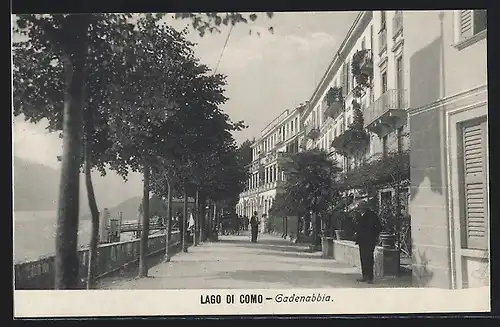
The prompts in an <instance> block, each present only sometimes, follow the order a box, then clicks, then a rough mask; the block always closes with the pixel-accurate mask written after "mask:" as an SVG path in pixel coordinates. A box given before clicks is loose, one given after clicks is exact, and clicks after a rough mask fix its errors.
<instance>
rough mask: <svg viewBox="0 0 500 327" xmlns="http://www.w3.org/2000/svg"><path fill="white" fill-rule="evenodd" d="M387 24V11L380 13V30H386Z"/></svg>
mask: <svg viewBox="0 0 500 327" xmlns="http://www.w3.org/2000/svg"><path fill="white" fill-rule="evenodd" d="M385 22H386V17H385V11H381V12H380V30H381V31H383V30H385V25H386V24H385Z"/></svg>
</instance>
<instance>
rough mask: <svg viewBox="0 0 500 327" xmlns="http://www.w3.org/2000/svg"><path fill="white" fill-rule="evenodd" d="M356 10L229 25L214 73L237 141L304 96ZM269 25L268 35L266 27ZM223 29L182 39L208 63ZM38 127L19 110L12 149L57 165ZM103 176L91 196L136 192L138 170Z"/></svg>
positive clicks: (52, 146) (54, 148) (213, 60)
mask: <svg viewBox="0 0 500 327" xmlns="http://www.w3.org/2000/svg"><path fill="white" fill-rule="evenodd" d="M356 15H357V12H311V13H303V12H293V13H276V14H275V15H274V16H273V18H272V19H269V18H268V17H267V16H266V15H265V14H264V13H262V14H259V18H258V19H257V20H256V21H255V22H253V23H251V24H248V25H245V24H238V25H236V26H235V27H234V28H233V29H232V31H231V34H230V36H229V39H228V42H227V46H226V48H225V49H224V52H223V55H222V58H221V61H220V64H219V67H218V70H217V72H218V73H222V74H225V75H226V76H227V84H228V85H227V87H226V96H227V97H228V98H229V100H228V101H227V103H226V104H224V105H223V107H222V109H223V110H224V111H225V112H226V113H227V114H228V115H229V116H230V118H231V120H233V121H239V120H243V121H245V123H246V124H247V125H248V126H249V127H248V128H247V129H245V130H244V131H241V132H237V133H235V134H234V137H235V139H236V141H237V142H238V143H241V142H243V141H244V140H245V139H252V138H254V137H255V138H258V137H259V135H260V132H261V130H262V129H263V128H264V127H266V125H267V124H268V123H269V122H270V121H271V120H272V119H273V118H275V117H276V116H278V115H279V114H280V113H281V112H283V111H285V110H286V109H294V108H296V107H297V106H298V105H299V104H300V103H302V102H305V101H307V100H309V98H310V97H311V95H312V93H313V91H314V89H315V88H316V86H317V84H318V83H319V81H320V79H321V78H322V77H323V74H324V73H325V71H326V69H327V68H328V65H329V64H330V62H331V61H332V60H333V57H334V56H335V53H336V51H337V49H338V47H339V46H340V44H341V43H342V41H343V39H344V37H345V35H346V34H347V31H348V30H349V28H350V27H351V25H352V23H353V21H354V19H355V17H356ZM167 22H168V23H169V24H170V25H172V26H173V27H174V28H177V29H182V28H183V27H185V26H187V25H188V24H189V21H188V20H174V19H171V18H167ZM270 26H272V27H273V29H274V33H273V34H271V33H270V32H269V31H268V28H269V27H270ZM250 30H251V31H252V33H251V34H250V32H249V31H250ZM229 31H230V28H229V27H225V26H223V28H222V30H221V33H220V34H217V33H216V34H208V35H205V36H204V37H203V38H201V37H200V36H198V35H197V33H196V32H195V31H194V30H193V29H191V30H190V33H189V36H188V38H189V39H190V40H191V41H193V42H195V43H196V44H197V45H196V46H195V54H196V56H197V57H199V58H200V59H201V61H202V62H203V63H204V64H206V65H208V66H209V67H210V68H212V69H215V67H216V66H217V62H218V60H219V58H220V56H221V52H222V50H223V46H224V43H225V41H226V39H227V36H228V32H229ZM257 32H259V33H260V36H258V35H257ZM45 128H46V122H41V123H38V124H31V123H27V122H24V120H23V117H22V116H19V117H15V118H14V128H13V131H14V135H13V138H14V155H15V156H17V157H21V158H23V159H26V160H30V161H34V162H37V163H41V164H44V165H47V166H51V167H54V168H58V167H59V165H60V163H59V162H57V159H56V158H57V156H58V155H60V154H61V144H62V143H61V140H60V139H59V138H58V136H57V134H49V133H48V132H47V131H46V130H45ZM105 179H106V182H105V183H103V185H106V190H102V191H100V190H99V189H96V193H97V194H96V195H97V196H99V193H102V194H103V195H105V194H106V196H107V197H109V198H110V200H109V201H110V202H112V203H114V202H116V204H117V203H119V202H121V201H122V200H125V199H127V198H129V197H131V196H139V195H141V180H142V177H141V176H138V175H132V176H130V179H129V181H128V182H127V183H124V182H122V181H121V180H120V178H118V176H114V175H113V174H111V173H110V174H109V175H108V176H106V177H105ZM99 184H101V183H99ZM110 190H116V192H110ZM110 194H111V195H110ZM109 201H108V202H109ZM110 205H112V204H111V203H110Z"/></svg>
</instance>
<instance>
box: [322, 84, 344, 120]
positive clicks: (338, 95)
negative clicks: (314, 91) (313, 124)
mask: <svg viewBox="0 0 500 327" xmlns="http://www.w3.org/2000/svg"><path fill="white" fill-rule="evenodd" d="M325 100H326V105H327V107H328V108H327V110H326V111H325V114H326V115H327V116H329V117H332V118H335V116H336V114H337V112H338V111H339V110H340V109H341V108H342V107H343V105H344V99H343V97H342V88H341V87H338V86H333V87H331V88H330V89H329V90H328V92H327V93H326V97H325Z"/></svg>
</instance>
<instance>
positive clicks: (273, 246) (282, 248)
mask: <svg viewBox="0 0 500 327" xmlns="http://www.w3.org/2000/svg"><path fill="white" fill-rule="evenodd" d="M219 243H221V244H230V245H231V246H238V247H246V248H259V249H263V250H271V251H278V252H301V253H307V252H310V250H309V247H306V246H303V245H302V246H301V245H295V244H292V243H290V242H289V241H287V240H279V239H277V240H268V239H263V240H259V241H257V243H252V242H250V240H244V239H241V238H240V239H228V238H222V239H220V240H219Z"/></svg>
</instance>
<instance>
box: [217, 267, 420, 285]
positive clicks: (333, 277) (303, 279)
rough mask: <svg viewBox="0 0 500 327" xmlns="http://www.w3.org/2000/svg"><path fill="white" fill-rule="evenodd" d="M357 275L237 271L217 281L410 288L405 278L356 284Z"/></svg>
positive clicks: (325, 272)
mask: <svg viewBox="0 0 500 327" xmlns="http://www.w3.org/2000/svg"><path fill="white" fill-rule="evenodd" d="M359 277H360V275H359V274H352V273H345V274H343V273H333V272H329V271H318V270H286V271H283V270H237V271H232V272H225V273H220V274H218V275H217V276H216V277H214V278H217V279H232V280H240V281H249V282H261V283H262V282H265V283H269V284H273V283H281V284H288V285H289V286H290V287H292V288H296V287H297V288H321V287H323V288H325V287H328V288H388V287H391V288H395V287H411V278H410V282H409V281H408V280H407V278H398V279H390V280H378V281H375V283H374V284H367V283H361V282H357V281H356V279H357V278H359Z"/></svg>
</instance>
